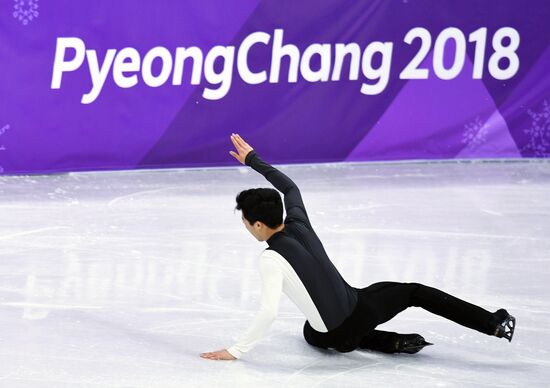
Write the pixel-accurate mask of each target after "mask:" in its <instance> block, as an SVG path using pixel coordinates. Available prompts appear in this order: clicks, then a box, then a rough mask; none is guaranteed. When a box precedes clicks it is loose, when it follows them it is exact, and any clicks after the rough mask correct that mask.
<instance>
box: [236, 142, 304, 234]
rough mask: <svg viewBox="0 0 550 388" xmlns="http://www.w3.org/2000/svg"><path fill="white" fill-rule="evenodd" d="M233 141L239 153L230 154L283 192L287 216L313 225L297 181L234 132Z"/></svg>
mask: <svg viewBox="0 0 550 388" xmlns="http://www.w3.org/2000/svg"><path fill="white" fill-rule="evenodd" d="M231 141H232V142H233V145H234V146H235V148H236V149H237V152H238V153H237V152H234V151H231V152H230V154H231V155H232V156H233V157H234V158H235V159H237V160H238V161H239V162H240V163H242V164H246V165H247V166H250V167H252V168H253V169H254V170H256V171H257V172H259V173H260V174H262V175H263V176H264V177H265V178H266V179H267V180H268V181H269V182H270V183H271V184H272V185H273V186H274V187H275V188H276V189H277V190H279V191H280V192H281V193H283V195H284V204H285V210H286V214H287V216H288V217H290V218H294V219H297V220H299V221H302V222H304V223H305V224H307V225H308V226H310V227H311V225H310V222H309V218H308V215H307V212H306V208H305V205H304V202H303V200H302V195H301V194H300V190H299V189H298V186H297V185H296V183H294V182H293V181H292V179H290V178H289V177H288V176H286V175H285V174H283V173H282V172H281V171H279V170H278V169H276V168H275V167H273V166H271V165H270V164H269V163H267V162H265V161H264V160H262V159H261V158H260V157H259V155H258V154H257V153H256V151H254V149H253V148H252V147H251V146H250V145H249V144H248V143H246V142H245V141H244V140H243V139H242V138H241V137H240V136H239V135H237V134H232V135H231Z"/></svg>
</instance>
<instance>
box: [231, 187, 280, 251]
mask: <svg viewBox="0 0 550 388" xmlns="http://www.w3.org/2000/svg"><path fill="white" fill-rule="evenodd" d="M236 200H237V206H236V207H235V209H237V210H241V211H242V215H241V218H242V220H243V224H244V226H245V227H246V229H247V230H248V231H249V232H250V233H251V234H252V235H253V236H254V237H256V239H257V240H258V241H265V240H267V239H268V238H269V237H270V236H271V235H272V234H273V232H274V230H275V229H278V228H279V227H281V225H282V224H283V202H282V201H281V196H280V195H279V192H278V191H277V190H274V189H262V188H259V189H248V190H244V191H241V192H240V193H239V194H238V195H237V198H236Z"/></svg>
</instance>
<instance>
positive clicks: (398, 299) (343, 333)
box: [304, 282, 500, 353]
mask: <svg viewBox="0 0 550 388" xmlns="http://www.w3.org/2000/svg"><path fill="white" fill-rule="evenodd" d="M357 292H358V301H357V306H356V307H355V310H354V311H353V313H352V314H351V315H350V316H349V317H348V318H346V320H344V322H343V323H342V324H341V325H340V326H338V327H337V328H335V329H333V330H330V331H328V332H326V333H321V332H318V331H316V330H315V329H313V328H312V327H311V326H310V324H309V322H308V321H306V323H305V325H304V338H305V340H306V341H307V342H308V343H309V344H310V345H313V346H317V347H320V348H334V349H336V350H338V351H340V352H349V351H352V350H354V349H357V348H364V349H372V350H378V351H382V352H386V353H392V352H395V343H396V340H397V339H398V338H399V334H397V333H392V332H385V331H381V330H375V327H376V326H378V325H380V324H382V323H384V322H387V321H389V320H390V319H392V318H393V317H394V316H396V315H397V314H399V313H400V312H401V311H403V310H405V309H406V308H407V307H411V306H415V307H422V308H423V309H424V310H428V311H429V312H431V313H434V314H436V315H439V316H442V317H445V318H447V319H450V320H451V321H454V322H456V323H458V324H460V325H462V326H466V327H469V328H471V329H474V330H477V331H480V332H482V333H485V334H489V335H491V334H494V331H495V329H496V327H497V325H498V324H499V323H500V322H499V318H498V316H496V315H495V314H494V313H491V312H489V311H487V310H484V309H482V308H481V307H478V306H475V305H473V304H471V303H468V302H465V301H463V300H460V299H458V298H455V297H454V296H452V295H449V294H446V293H444V292H442V291H440V290H438V289H435V288H432V287H427V286H424V285H422V284H418V283H396V282H380V283H375V284H372V285H370V286H368V287H366V288H363V289H358V290H357Z"/></svg>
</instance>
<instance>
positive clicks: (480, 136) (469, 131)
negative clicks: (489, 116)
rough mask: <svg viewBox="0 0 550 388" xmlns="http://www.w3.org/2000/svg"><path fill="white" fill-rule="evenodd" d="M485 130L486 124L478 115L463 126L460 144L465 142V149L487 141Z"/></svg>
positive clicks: (474, 147)
mask: <svg viewBox="0 0 550 388" xmlns="http://www.w3.org/2000/svg"><path fill="white" fill-rule="evenodd" d="M487 132H488V129H487V124H485V123H483V122H482V121H481V119H480V118H479V116H478V117H476V118H475V120H474V121H472V122H471V123H468V124H466V125H465V126H464V133H463V134H462V144H466V148H467V149H469V150H474V149H476V148H477V147H479V146H480V145H482V144H483V143H485V142H486V141H487Z"/></svg>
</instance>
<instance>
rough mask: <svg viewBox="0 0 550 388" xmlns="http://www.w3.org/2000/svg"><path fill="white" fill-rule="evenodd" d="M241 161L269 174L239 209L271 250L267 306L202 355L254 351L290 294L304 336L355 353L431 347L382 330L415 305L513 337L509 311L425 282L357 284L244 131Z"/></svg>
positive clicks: (266, 261) (266, 256)
mask: <svg viewBox="0 0 550 388" xmlns="http://www.w3.org/2000/svg"><path fill="white" fill-rule="evenodd" d="M231 141H232V142H233V145H234V146H235V149H236V151H237V152H234V151H231V152H230V154H231V155H232V156H233V157H235V159H237V160H238V161H239V162H240V163H242V164H246V165H248V166H250V167H252V168H253V169H254V170H256V171H257V172H259V173H260V174H262V175H263V176H264V177H265V178H266V179H267V180H268V181H269V182H270V183H271V184H272V185H273V186H274V187H275V188H276V189H277V190H279V191H280V192H281V193H283V195H284V207H285V210H286V218H285V219H284V222H283V203H282V201H281V197H280V195H279V193H278V192H277V191H276V190H274V189H271V188H257V189H248V190H244V191H242V192H241V193H239V194H238V195H237V198H236V200H237V206H236V209H237V210H241V218H242V222H243V224H244V226H245V228H246V229H247V230H248V231H249V232H250V233H251V234H252V235H253V236H254V237H255V238H256V239H257V240H258V241H265V242H267V245H268V247H267V248H266V249H265V250H264V251H263V253H262V254H261V256H260V259H259V265H260V274H261V279H262V291H261V303H260V309H259V311H258V313H257V315H256V317H255V319H254V320H253V322H252V324H251V325H250V328H249V329H248V331H246V332H245V333H244V335H242V336H241V337H240V338H239V339H238V341H237V343H236V344H234V345H233V346H231V347H229V348H228V349H222V350H218V351H215V352H208V353H202V354H201V357H203V358H206V359H211V360H235V359H238V358H240V357H241V356H242V355H243V354H244V353H246V352H248V351H250V350H251V349H252V348H253V347H254V345H255V344H256V343H257V342H258V341H259V340H260V339H261V338H262V337H263V336H264V334H265V333H266V331H267V329H268V328H269V326H270V325H271V323H272V322H273V320H274V319H275V318H276V316H277V311H278V305H279V300H280V297H281V293H283V292H284V293H285V294H286V295H287V296H288V297H289V298H290V299H291V300H292V301H293V302H294V303H295V304H296V306H297V307H298V308H299V309H300V310H301V311H302V313H303V314H304V315H305V316H306V318H307V320H306V322H305V324H304V328H303V335H304V338H305V340H306V341H307V342H308V343H309V344H310V345H312V346H316V347H319V348H323V349H335V350H337V351H339V352H350V351H352V350H355V349H370V350H375V351H380V352H384V353H416V352H418V351H420V350H421V349H422V348H423V347H425V346H426V345H431V344H430V343H428V342H426V341H425V339H424V338H423V337H422V336H421V335H420V334H398V333H393V332H386V331H382V330H376V327H377V326H378V325H380V324H382V323H384V322H387V321H389V320H390V319H392V318H393V317H394V316H396V315H397V314H399V313H400V312H401V311H403V310H405V309H406V308H408V307H412V306H416V307H421V308H423V309H425V310H427V311H429V312H431V313H433V314H436V315H439V316H441V317H445V318H447V319H450V320H451V321H453V322H456V323H458V324H460V325H462V326H466V327H469V328H471V329H474V330H477V331H479V332H482V333H485V334H488V335H492V336H496V337H501V338H505V339H507V340H508V341H511V340H512V336H513V334H514V329H515V323H516V320H515V318H514V317H513V316H511V315H510V314H508V312H507V311H506V310H504V309H500V310H497V311H496V312H494V313H491V312H489V311H487V310H484V309H483V308H481V307H478V306H475V305H473V304H471V303H468V302H465V301H463V300H460V299H458V298H455V297H454V296H451V295H449V294H446V293H444V292H443V291H440V290H437V289H435V288H432V287H428V286H425V285H422V284H418V283H397V282H379V283H375V284H372V285H370V286H368V287H366V288H362V289H358V288H354V287H352V286H350V285H349V284H348V283H347V282H346V281H345V280H344V279H343V278H342V276H341V275H340V273H339V272H338V270H337V269H336V267H335V266H334V265H333V264H332V262H331V261H330V259H329V258H328V256H327V254H326V252H325V250H324V248H323V245H322V243H321V241H320V240H319V238H318V237H317V235H316V234H315V232H314V230H313V227H312V226H311V223H310V220H309V217H308V214H307V212H306V208H305V206H304V203H303V202H302V197H301V195H300V191H299V189H298V187H297V186H296V184H295V183H294V182H293V181H292V180H291V179H290V178H289V177H287V176H286V175H285V174H283V173H282V172H280V171H279V170H277V169H276V168H274V167H273V166H270V165H269V164H268V163H266V162H264V161H263V160H262V159H261V158H260V157H259V156H258V154H257V153H256V152H255V151H254V150H253V149H252V147H251V146H250V145H248V144H247V143H246V142H245V141H244V140H243V139H242V138H241V137H240V136H239V135H238V134H232V135H231Z"/></svg>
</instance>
